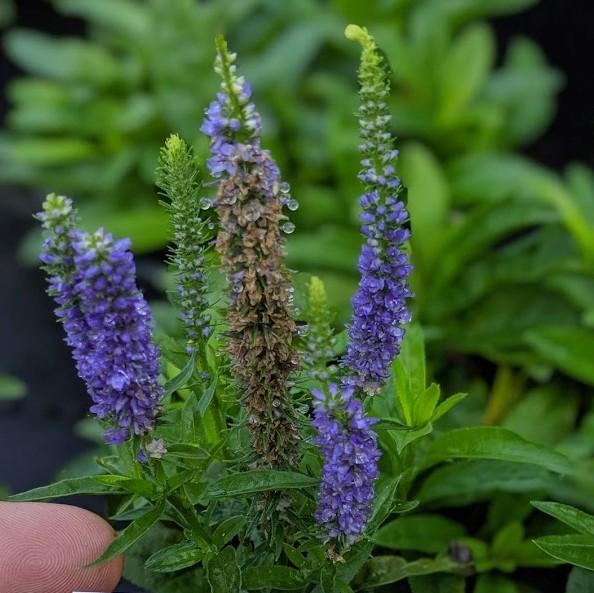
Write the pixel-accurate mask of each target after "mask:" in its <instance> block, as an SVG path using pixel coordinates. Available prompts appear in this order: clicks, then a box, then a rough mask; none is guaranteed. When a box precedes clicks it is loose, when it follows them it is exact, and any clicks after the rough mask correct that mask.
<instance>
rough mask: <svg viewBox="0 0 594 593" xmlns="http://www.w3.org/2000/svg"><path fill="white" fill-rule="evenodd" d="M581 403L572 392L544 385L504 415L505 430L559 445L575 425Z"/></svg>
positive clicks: (544, 442) (530, 438)
mask: <svg viewBox="0 0 594 593" xmlns="http://www.w3.org/2000/svg"><path fill="white" fill-rule="evenodd" d="M578 405H579V401H578V398H577V397H576V396H575V394H572V393H571V391H570V390H564V391H563V393H561V392H560V391H559V389H558V388H557V387H556V386H552V385H551V386H542V387H539V388H536V389H533V390H531V391H530V392H529V393H527V394H526V395H525V396H524V397H523V398H522V399H521V400H520V401H519V402H518V403H517V404H516V405H515V406H514V407H513V408H512V409H511V410H510V412H508V414H507V415H506V416H505V420H504V422H503V427H504V428H507V429H508V430H511V431H513V432H515V433H516V434H519V435H520V436H521V437H523V438H525V439H527V440H529V441H532V442H534V443H539V444H542V445H548V446H554V445H557V444H558V443H559V442H560V441H561V440H562V439H563V438H564V437H566V436H567V435H569V433H571V431H572V430H573V427H574V426H575V421H576V417H577V413H578Z"/></svg>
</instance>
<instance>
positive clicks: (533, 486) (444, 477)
mask: <svg viewBox="0 0 594 593" xmlns="http://www.w3.org/2000/svg"><path fill="white" fill-rule="evenodd" d="M554 484H555V480H554V479H553V476H552V474H551V473H550V472H548V471H547V470H546V469H544V468H542V467H539V466H535V465H527V464H525V463H509V462H506V461H489V460H475V461H461V462H457V463H452V464H449V465H443V466H441V467H438V468H437V469H435V470H434V471H432V472H431V473H430V474H429V476H428V477H427V478H426V479H425V481H424V482H423V484H422V485H421V489H420V491H419V493H418V495H417V496H418V498H420V500H421V504H425V505H442V504H444V505H447V506H464V505H466V504H470V503H473V502H477V501H480V500H485V499H486V498H488V497H489V496H491V494H492V493H493V492H512V493H519V492H535V491H539V490H547V489H550V488H552V487H553V485H554Z"/></svg>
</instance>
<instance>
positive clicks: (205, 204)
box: [200, 198, 212, 210]
mask: <svg viewBox="0 0 594 593" xmlns="http://www.w3.org/2000/svg"><path fill="white" fill-rule="evenodd" d="M200 208H201V209H202V210H208V209H209V208H212V200H211V199H210V198H202V199H201V200H200Z"/></svg>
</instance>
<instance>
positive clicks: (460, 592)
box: [408, 574, 494, 593]
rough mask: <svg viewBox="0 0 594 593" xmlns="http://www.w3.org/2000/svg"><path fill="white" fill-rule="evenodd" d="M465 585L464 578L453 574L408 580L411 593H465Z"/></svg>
mask: <svg viewBox="0 0 594 593" xmlns="http://www.w3.org/2000/svg"><path fill="white" fill-rule="evenodd" d="M465 583H466V581H465V580H464V577H461V576H458V575H454V574H435V575H427V576H422V577H411V578H409V579H408V584H409V585H410V589H411V593H465V591H466V586H465ZM491 593H494V592H491Z"/></svg>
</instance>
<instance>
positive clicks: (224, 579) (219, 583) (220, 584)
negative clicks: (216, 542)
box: [206, 546, 242, 593]
mask: <svg viewBox="0 0 594 593" xmlns="http://www.w3.org/2000/svg"><path fill="white" fill-rule="evenodd" d="M206 575H207V577H208V582H209V583H210V589H211V593H240V591H241V586H242V574H241V569H240V568H239V564H238V563H237V557H236V554H235V550H234V549H233V548H232V547H230V546H227V547H226V548H223V549H222V550H221V551H220V552H219V553H218V554H217V555H216V556H214V557H213V558H211V559H210V560H209V561H208V564H207V565H206Z"/></svg>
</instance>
